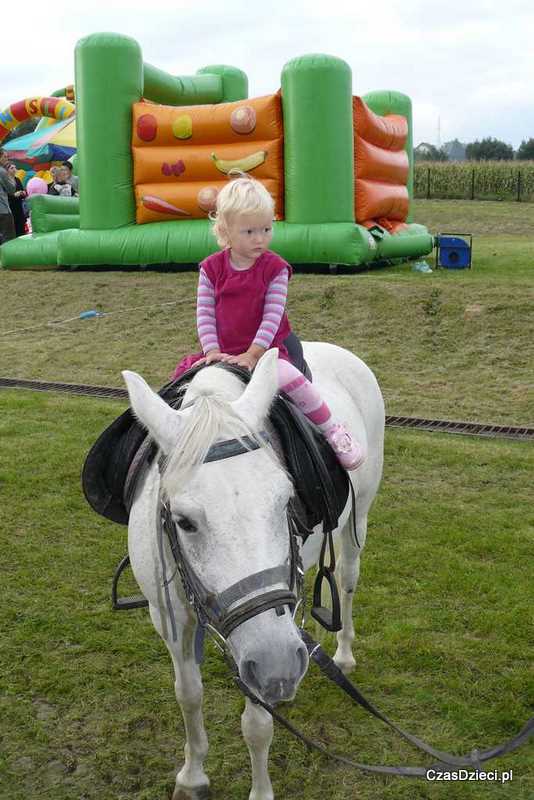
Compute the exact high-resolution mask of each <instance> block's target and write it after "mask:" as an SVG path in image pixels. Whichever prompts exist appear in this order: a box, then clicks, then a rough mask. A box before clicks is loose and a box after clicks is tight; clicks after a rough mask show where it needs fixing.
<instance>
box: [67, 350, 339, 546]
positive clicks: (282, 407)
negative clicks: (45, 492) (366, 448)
mask: <svg viewBox="0 0 534 800" xmlns="http://www.w3.org/2000/svg"><path fill="white" fill-rule="evenodd" d="M217 367H219V368H221V369H226V370H230V371H231V372H233V373H234V374H236V375H238V376H239V377H240V378H241V380H242V381H243V382H244V383H247V382H248V381H249V380H250V373H249V371H248V370H246V369H243V368H241V367H237V366H234V365H230V364H225V363H223V362H218V363H217ZM203 368H204V367H203V365H202V366H200V367H198V366H194V367H193V368H192V369H190V370H188V372H186V373H185V374H184V375H182V376H181V377H180V378H179V379H178V380H177V381H174V382H172V383H169V384H166V385H165V386H164V387H163V388H162V389H161V390H160V392H159V395H160V397H162V399H163V400H165V402H166V403H168V404H169V405H170V406H172V407H173V408H179V407H180V406H181V403H182V399H183V396H184V394H185V391H186V389H187V384H189V382H190V381H191V379H192V378H193V376H194V375H195V374H196V373H197V372H198V371H199V369H203ZM269 419H270V422H271V424H272V425H273V427H274V429H275V431H276V433H277V434H278V437H279V440H280V444H281V447H282V452H283V456H284V460H285V466H286V469H287V470H288V472H289V473H290V474H291V476H292V478H293V481H294V485H295V491H296V506H297V507H296V517H297V519H298V520H299V533H301V535H302V536H303V537H304V538H305V537H306V536H307V534H308V533H310V532H311V530H312V529H313V528H314V527H315V526H316V525H318V524H319V523H323V530H324V531H328V530H330V531H331V530H333V529H334V528H335V527H337V524H338V519H339V516H340V514H341V512H342V511H343V509H344V507H345V505H346V502H347V499H348V494H349V478H348V475H347V473H346V471H345V470H344V469H343V467H341V465H340V464H339V462H338V460H337V458H336V456H335V454H334V452H333V450H332V448H331V447H330V445H329V444H328V443H327V441H326V440H325V438H324V437H323V435H322V434H321V433H320V431H319V430H318V428H316V427H315V426H314V425H313V424H312V423H311V422H310V421H309V420H308V419H307V418H306V417H305V416H304V414H303V413H302V412H301V411H300V410H299V409H298V408H297V407H296V406H295V405H294V404H293V403H292V402H291V401H290V400H289V398H288V397H287V396H286V395H285V394H284V393H283V392H281V393H280V394H279V395H278V396H277V398H276V399H275V400H274V402H273V404H272V407H271V412H270V414H269ZM157 452H158V448H157V445H156V443H155V442H154V441H153V440H152V439H151V438H150V437H149V436H148V434H147V433H146V430H145V429H144V427H143V426H142V425H141V424H140V423H139V422H138V421H137V420H136V418H135V417H134V414H133V412H132V410H131V409H128V410H127V411H125V412H124V413H123V414H121V416H120V417H118V418H117V419H116V420H115V421H114V422H112V424H111V425H110V426H109V427H108V428H106V430H105V431H104V432H103V433H102V434H101V435H100V436H99V438H98V439H97V441H96V442H95V444H94V445H93V447H92V448H91V450H90V452H89V454H88V456H87V458H86V461H85V464H84V467H83V473H82V486H83V491H84V494H85V497H86V499H87V501H88V503H89V505H90V506H91V507H92V508H93V509H94V510H95V511H96V512H97V513H98V514H100V515H102V516H104V517H106V518H107V519H111V520H113V521H114V522H118V523H120V524H122V525H126V524H127V523H128V516H129V512H130V507H131V503H132V501H133V497H134V492H135V486H136V483H137V479H138V477H139V475H140V474H141V473H142V471H143V468H144V467H145V466H146V465H148V464H150V463H151V462H152V461H153V459H154V458H155V457H156V455H157Z"/></svg>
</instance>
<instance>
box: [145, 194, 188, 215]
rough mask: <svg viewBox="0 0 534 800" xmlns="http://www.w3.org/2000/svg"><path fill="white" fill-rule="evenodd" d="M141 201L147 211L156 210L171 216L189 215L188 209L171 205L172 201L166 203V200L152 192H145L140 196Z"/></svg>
mask: <svg viewBox="0 0 534 800" xmlns="http://www.w3.org/2000/svg"><path fill="white" fill-rule="evenodd" d="M141 202H142V204H143V205H144V207H145V208H146V209H148V210H149V211H157V213H158V214H172V215H173V216H180V217H190V216H191V214H190V213H189V211H184V209H183V208H178V206H173V205H172V203H168V202H167V201H166V200H162V199H161V197H156V196H155V195H153V194H145V195H144V197H142V198H141Z"/></svg>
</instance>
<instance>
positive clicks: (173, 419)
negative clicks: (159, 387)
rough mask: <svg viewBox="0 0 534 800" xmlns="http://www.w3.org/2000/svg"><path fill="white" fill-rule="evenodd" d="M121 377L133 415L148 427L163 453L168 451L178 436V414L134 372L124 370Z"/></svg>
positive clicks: (179, 425) (172, 447) (173, 445)
mask: <svg viewBox="0 0 534 800" xmlns="http://www.w3.org/2000/svg"><path fill="white" fill-rule="evenodd" d="M122 377H123V378H124V382H125V383H126V386H127V389H128V394H129V396H130V404H131V406H132V409H133V412H134V414H135V416H136V417H137V419H138V420H139V421H140V422H142V423H143V425H144V426H145V428H147V429H148V432H149V433H150V435H151V436H152V438H153V439H154V440H155V442H156V443H157V444H158V445H159V447H160V448H161V450H163V452H164V453H165V454H168V453H170V452H171V451H172V450H173V449H174V448H175V447H176V443H177V441H178V438H179V436H180V428H181V419H180V414H179V413H178V412H177V411H174V409H172V408H170V407H169V406H168V405H167V403H166V402H165V401H164V400H162V399H161V397H160V396H159V395H157V394H156V392H154V391H152V389H151V388H150V386H149V385H148V383H147V382H146V381H145V380H144V378H142V377H141V376H140V375H138V374H137V373H136V372H130V371H129V370H124V372H123V373H122Z"/></svg>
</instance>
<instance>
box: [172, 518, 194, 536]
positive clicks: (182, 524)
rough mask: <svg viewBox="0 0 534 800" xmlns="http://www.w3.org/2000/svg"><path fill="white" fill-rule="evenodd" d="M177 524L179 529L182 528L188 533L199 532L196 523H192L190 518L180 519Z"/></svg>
mask: <svg viewBox="0 0 534 800" xmlns="http://www.w3.org/2000/svg"><path fill="white" fill-rule="evenodd" d="M177 524H178V527H179V528H181V529H182V530H183V531H185V532H186V533H195V531H196V530H197V526H196V525H195V523H194V522H191V520H190V519H189V518H188V517H178V520H177Z"/></svg>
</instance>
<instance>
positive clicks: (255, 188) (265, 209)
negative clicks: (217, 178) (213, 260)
mask: <svg viewBox="0 0 534 800" xmlns="http://www.w3.org/2000/svg"><path fill="white" fill-rule="evenodd" d="M228 174H229V176H230V177H232V176H235V177H233V180H231V181H230V182H229V183H227V184H226V186H224V187H223V188H222V189H221V191H220V192H219V194H218V195H217V206H216V208H217V210H216V211H215V212H212V213H211V214H210V219H211V220H212V222H213V234H214V236H215V238H216V239H217V244H218V245H219V247H228V246H229V244H230V240H229V238H228V224H229V222H230V220H231V218H232V217H233V216H236V215H238V214H270V215H271V216H273V217H274V200H273V198H272V197H271V195H270V194H269V192H268V191H267V189H266V188H265V186H264V185H263V184H262V183H260V182H259V181H257V180H255V178H251V177H250V175H247V174H246V173H244V172H240V171H238V170H231V171H230V172H229V173H228Z"/></svg>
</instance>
